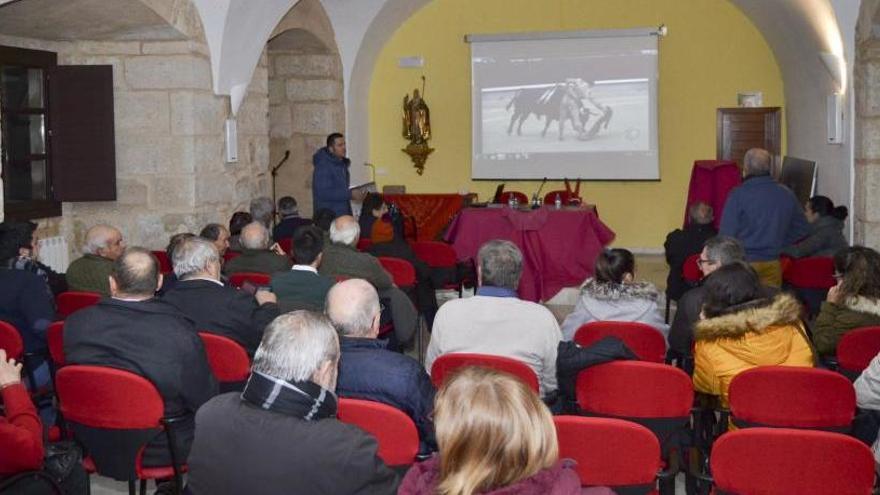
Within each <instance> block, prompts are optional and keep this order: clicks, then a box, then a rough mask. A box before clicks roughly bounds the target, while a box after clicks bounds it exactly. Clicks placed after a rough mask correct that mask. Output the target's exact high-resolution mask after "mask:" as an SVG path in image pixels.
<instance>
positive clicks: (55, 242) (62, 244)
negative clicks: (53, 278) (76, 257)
mask: <svg viewBox="0 0 880 495" xmlns="http://www.w3.org/2000/svg"><path fill="white" fill-rule="evenodd" d="M37 244H39V246H40V258H39V259H40V261H41V262H42V263H43V264H45V265H48V266H49V268H51V269H53V270H55V271H56V272H58V273H64V272H66V271H67V265H69V264H70V254H69V253H68V252H67V240H66V239H64V238H63V237H61V236H57V237H47V238H45V239H40V240H39V241H37Z"/></svg>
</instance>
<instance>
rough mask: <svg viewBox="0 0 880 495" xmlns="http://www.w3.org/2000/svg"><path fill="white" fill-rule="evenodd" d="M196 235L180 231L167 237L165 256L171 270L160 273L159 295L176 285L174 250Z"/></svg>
mask: <svg viewBox="0 0 880 495" xmlns="http://www.w3.org/2000/svg"><path fill="white" fill-rule="evenodd" d="M195 237H196V235H195V234H191V233H189V232H182V233H179V234H174V235H172V236H171V238H170V239H168V245H167V246H165V257H166V258H168V263H172V271H171V273H165V274H162V285H161V288H160V289H159V295H160V296H161V295H162V294H165V293H166V292H168V291H170V290H171V289H173V288H174V287H175V286H176V285H177V282H178V280H180V279H179V278H177V274H176V273H174V271H173V270H174V267H173V261H171V260H173V259H174V251H175V250H176V249H177V248H178V247H179V246H180V245H181V244H183V243H184V241H187V240H189V239H194V238H195Z"/></svg>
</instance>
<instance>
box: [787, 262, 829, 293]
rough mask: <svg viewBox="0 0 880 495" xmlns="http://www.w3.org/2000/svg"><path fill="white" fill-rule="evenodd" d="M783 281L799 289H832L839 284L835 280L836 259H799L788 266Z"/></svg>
mask: <svg viewBox="0 0 880 495" xmlns="http://www.w3.org/2000/svg"><path fill="white" fill-rule="evenodd" d="M782 279H783V280H784V281H786V282H787V283H789V284H790V285H792V286H794V287H797V288H799V289H830V288H832V287H834V286H835V285H836V284H837V281H836V280H835V279H834V258H829V257H818V256H817V257H811V258H798V259H794V260H792V262H791V263H790V264H788V266H787V268H786V269H785V271H783V272H782Z"/></svg>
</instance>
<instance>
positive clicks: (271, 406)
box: [187, 311, 399, 495]
mask: <svg viewBox="0 0 880 495" xmlns="http://www.w3.org/2000/svg"><path fill="white" fill-rule="evenodd" d="M338 361H339V339H338V337H337V335H336V331H335V330H334V328H333V325H332V324H331V323H330V320H329V319H327V317H326V316H324V315H321V314H319V313H313V312H310V311H294V312H292V313H286V314H283V315H281V316H279V317H278V318H276V319H275V320H274V321H273V322H272V323H271V324H269V326H268V327H267V328H266V332H265V334H264V335H263V341H262V342H261V343H260V347H259V349H257V354H256V356H254V364H253V367H252V369H251V376H250V378H249V379H248V382H247V385H246V386H245V389H244V392H242V393H235V392H233V393H228V394H223V395H220V396H218V397H216V398H214V399H213V400H211V401H209V402H208V403H207V404H205V405H204V406H202V408H201V409H199V412H198V414H197V415H196V439H195V442H194V443H193V448H192V452H191V454H190V456H189V460H188V464H189V482H188V486H187V489H188V491H189V493H191V494H192V495H227V494H229V495H233V494H235V495H238V494H241V493H248V494H251V495H264V494H265V495H274V494H276V493H290V492H296V493H309V494H313V495H323V494H327V495H337V494H355V493H357V494H377V495H378V494H391V493H396V490H397V485H398V482H399V478H398V476H397V474H396V473H395V472H393V471H392V470H390V469H389V468H388V467H387V466H385V464H384V463H383V462H382V460H381V459H379V457H378V455H377V451H378V446H377V444H376V441H375V440H374V439H373V437H371V436H370V435H368V434H366V433H364V432H363V431H362V430H360V429H359V428H357V427H355V426H352V425H347V424H343V423H341V422H340V421H339V420H337V419H336V407H337V401H336V395H335V394H334V393H333V390H334V389H335V388H336V377H337V363H338Z"/></svg>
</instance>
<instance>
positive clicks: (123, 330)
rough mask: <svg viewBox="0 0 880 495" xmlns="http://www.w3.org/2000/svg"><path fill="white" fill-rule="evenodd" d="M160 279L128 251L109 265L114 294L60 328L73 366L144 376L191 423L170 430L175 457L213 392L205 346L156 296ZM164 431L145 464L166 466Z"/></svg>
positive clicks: (136, 251) (148, 257)
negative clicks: (92, 366) (104, 367)
mask: <svg viewBox="0 0 880 495" xmlns="http://www.w3.org/2000/svg"><path fill="white" fill-rule="evenodd" d="M161 281H162V275H161V274H160V273H159V263H158V262H157V261H156V258H154V257H153V255H152V254H150V252H149V251H147V250H145V249H143V248H128V249H126V250H125V251H124V252H123V254H122V255H121V256H120V257H119V258H117V259H116V260H115V261H114V262H113V270H112V272H111V275H110V294H111V297H110V298H107V299H102V300H101V301H100V302H99V303H98V304H96V305H94V306H92V307H90V308H87V309H83V310H81V311H77V312H76V313H74V314H73V315H71V316H70V317H69V318H68V319H67V321H65V323H64V353H65V355H66V357H67V362H68V363H70V364H88V365H96V366H107V367H112V368H119V369H123V370H126V371H130V372H132V373H135V374H138V375H140V376H143V377H144V378H146V379H147V380H149V381H150V382H152V383H153V385H155V386H156V389H158V391H159V394H160V395H161V396H162V398H163V399H164V400H165V415H166V416H185V417H188V419H186V420H184V421H183V422H181V423H177V424H176V425H175V427H174V428H175V430H174V431H175V433H176V434H177V448H178V450H177V451H178V453H179V454H180V459H186V457H187V455H188V453H189V447H190V444H191V443H192V438H193V429H194V424H193V416H194V415H195V412H196V410H197V409H198V408H199V407H200V406H201V405H202V404H204V403H205V402H206V401H207V400H208V399H210V398H211V397H213V396H214V395H216V394H217V382H216V381H215V380H214V376H213V375H212V374H211V368H210V367H209V366H208V358H207V357H206V355H205V348H204V346H203V345H202V341H201V340H200V339H199V337H198V335H196V333H195V331H194V330H193V326H192V322H190V321H189V320H188V319H186V318H185V317H184V316H183V315H182V314H181V313H180V312H179V311H178V310H177V309H176V308H175V307H173V306H171V305H169V304H166V303H164V302H162V301H160V300H158V299H155V298H154V297H153V294H154V293H155V292H156V289H157V288H158V287H159V285H160V284H161ZM170 462H171V457H170V453H169V449H168V445H167V442H166V436H165V434H164V433H161V434H159V435H158V436H157V437H155V438H154V439H153V440H152V441H151V442H150V443H149V444H148V446H147V448H146V450H145V452H144V465H147V466H155V465H168V464H170Z"/></svg>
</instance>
